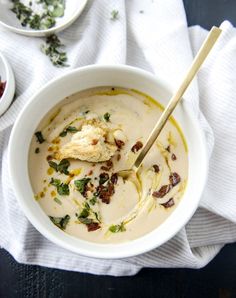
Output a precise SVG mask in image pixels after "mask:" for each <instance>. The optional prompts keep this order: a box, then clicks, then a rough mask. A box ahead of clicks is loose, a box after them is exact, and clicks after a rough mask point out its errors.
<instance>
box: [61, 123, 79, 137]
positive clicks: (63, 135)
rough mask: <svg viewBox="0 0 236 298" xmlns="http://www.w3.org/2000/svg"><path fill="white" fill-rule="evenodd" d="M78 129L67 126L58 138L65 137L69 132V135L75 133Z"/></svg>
mask: <svg viewBox="0 0 236 298" xmlns="http://www.w3.org/2000/svg"><path fill="white" fill-rule="evenodd" d="M77 131H78V129H77V128H76V127H74V126H68V127H67V128H66V129H64V130H63V131H62V132H61V133H60V135H59V136H60V137H65V136H66V135H67V132H71V133H75V132H77Z"/></svg>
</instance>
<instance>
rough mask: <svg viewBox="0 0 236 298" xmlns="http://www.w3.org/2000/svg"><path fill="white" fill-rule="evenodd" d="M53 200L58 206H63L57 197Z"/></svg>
mask: <svg viewBox="0 0 236 298" xmlns="http://www.w3.org/2000/svg"><path fill="white" fill-rule="evenodd" d="M53 200H54V201H55V202H56V203H57V204H58V205H62V202H61V201H60V200H59V199H58V198H57V197H55V198H54V199H53Z"/></svg>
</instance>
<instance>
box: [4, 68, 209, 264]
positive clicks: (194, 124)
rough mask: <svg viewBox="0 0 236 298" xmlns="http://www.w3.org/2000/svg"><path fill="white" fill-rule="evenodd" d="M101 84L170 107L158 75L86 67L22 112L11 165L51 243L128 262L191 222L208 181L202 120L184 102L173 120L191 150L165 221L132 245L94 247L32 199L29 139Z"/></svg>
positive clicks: (21, 195)
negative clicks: (78, 95) (181, 190)
mask: <svg viewBox="0 0 236 298" xmlns="http://www.w3.org/2000/svg"><path fill="white" fill-rule="evenodd" d="M98 86H119V87H125V88H134V89H137V90H140V91H142V92H144V93H146V94H148V95H150V96H152V97H153V98H156V99H158V101H160V102H161V103H162V104H164V105H165V104H166V103H167V101H168V100H169V99H170V96H171V93H170V91H169V90H168V88H167V86H166V84H165V83H164V82H163V81H162V80H161V79H157V78H156V77H155V76H154V75H152V74H150V73H148V72H146V71H143V70H141V69H138V68H134V67H130V66H98V65H97V66H96V65H95V66H87V67H83V68H80V69H76V70H73V71H71V72H70V73H67V74H66V75H64V76H62V77H60V78H57V79H55V80H53V81H51V82H49V83H48V84H47V85H46V86H45V87H44V88H42V89H41V90H40V91H39V92H37V93H36V94H35V95H34V96H33V97H32V98H31V100H30V101H29V102H28V104H27V105H26V106H25V108H24V109H23V110H22V112H21V113H20V115H19V117H18V119H17V121H16V122H15V125H14V127H13V130H12V133H11V137H10V142H9V166H10V174H11V179H12V182H13V186H14V191H15V194H16V197H17V199H18V202H19V204H20V206H21V208H22V210H23V211H24V213H25V215H26V216H27V217H28V219H29V220H30V222H31V223H32V224H33V225H34V226H35V228H36V229H37V230H38V231H39V232H40V233H42V234H43V235H44V236H45V237H46V238H48V239H49V240H51V241H52V242H54V243H56V244H58V245H60V246H62V247H64V248H66V249H68V250H70V251H73V252H75V253H78V254H82V255H86V256H90V257H96V258H107V259H116V258H125V257H130V256H135V255H138V254H141V253H144V252H147V251H149V250H151V249H153V248H156V247H158V246H160V245H162V244H163V243H164V242H166V241H167V240H169V239H170V238H171V237H173V236H174V235H175V234H176V233H177V232H178V231H179V230H180V229H181V228H182V227H183V226H184V225H185V224H186V223H187V222H188V220H189V219H190V218H191V216H192V215H193V213H194V211H195V210H196V208H197V207H198V203H199V200H200V197H201V194H202V191H203V188H204V184H205V182H206V178H207V169H208V163H207V158H206V146H205V142H204V137H203V135H202V132H201V129H200V127H199V124H198V121H197V120H196V118H195V116H194V115H193V113H192V111H191V110H190V109H189V108H188V106H187V105H186V103H185V102H184V101H183V103H182V104H180V105H179V106H178V107H177V109H176V111H175V113H174V117H175V118H176V119H177V121H178V123H179V124H180V126H181V128H182V130H183V133H184V135H185V138H186V141H187V144H188V149H189V177H188V184H187V188H186V191H185V194H184V196H183V198H182V199H181V201H180V203H179V205H178V207H177V208H176V209H175V210H174V212H173V213H172V214H171V215H170V216H169V217H168V218H167V220H166V221H164V223H162V224H161V225H160V226H159V227H157V228H156V229H155V230H153V231H152V232H150V233H148V234H146V235H144V236H142V237H140V238H138V239H136V240H132V241H130V242H124V243H119V244H96V243H92V242H87V241H85V240H81V239H78V238H75V237H73V236H70V235H68V234H66V233H64V232H62V231H61V230H60V229H58V228H57V227H56V226H54V225H53V224H52V223H51V221H50V220H49V218H48V216H47V215H46V214H45V213H44V211H43V210H42V209H41V207H40V205H39V204H38V203H37V202H36V201H35V200H34V194H33V191H32V188H31V185H30V180H29V173H28V152H29V146H30V142H31V138H32V136H33V134H34V132H35V129H36V127H37V126H38V124H39V122H40V120H41V119H42V117H43V116H44V115H45V114H46V113H47V112H48V111H49V110H50V109H51V108H52V107H53V106H55V105H56V104H57V103H58V102H59V101H61V100H62V99H63V98H65V97H66V96H68V95H71V94H73V93H75V92H78V91H81V90H84V89H88V88H92V87H98Z"/></svg>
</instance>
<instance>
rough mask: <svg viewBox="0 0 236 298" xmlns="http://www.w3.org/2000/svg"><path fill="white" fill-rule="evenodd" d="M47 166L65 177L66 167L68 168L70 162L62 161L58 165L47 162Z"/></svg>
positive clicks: (50, 161) (67, 172)
mask: <svg viewBox="0 0 236 298" xmlns="http://www.w3.org/2000/svg"><path fill="white" fill-rule="evenodd" d="M48 164H49V166H50V167H51V168H53V169H54V170H55V171H56V172H60V173H62V174H65V175H69V171H68V167H69V166H70V162H69V160H67V159H62V160H61V161H60V162H59V164H57V163H56V162H54V161H52V160H49V161H48Z"/></svg>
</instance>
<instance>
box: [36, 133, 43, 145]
mask: <svg viewBox="0 0 236 298" xmlns="http://www.w3.org/2000/svg"><path fill="white" fill-rule="evenodd" d="M35 136H36V138H37V141H38V142H39V143H40V144H42V143H43V142H44V141H45V139H44V137H43V135H42V132H41V131H36V133H35Z"/></svg>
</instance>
